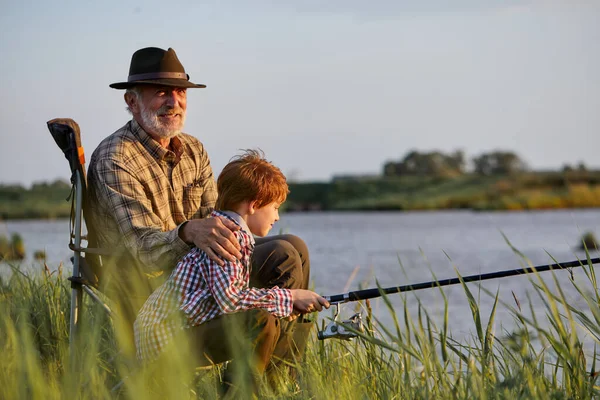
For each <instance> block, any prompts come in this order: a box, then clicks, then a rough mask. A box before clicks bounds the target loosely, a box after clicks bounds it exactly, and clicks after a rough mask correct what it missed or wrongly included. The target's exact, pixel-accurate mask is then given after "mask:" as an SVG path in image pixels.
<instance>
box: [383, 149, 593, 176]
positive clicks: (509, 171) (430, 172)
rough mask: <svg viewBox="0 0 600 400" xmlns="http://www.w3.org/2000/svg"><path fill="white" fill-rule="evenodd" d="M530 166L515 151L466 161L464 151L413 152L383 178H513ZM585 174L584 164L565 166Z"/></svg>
mask: <svg viewBox="0 0 600 400" xmlns="http://www.w3.org/2000/svg"><path fill="white" fill-rule="evenodd" d="M528 170H529V168H528V166H527V163H526V162H525V161H524V160H523V159H522V158H521V157H520V156H519V155H518V154H516V153H515V152H513V151H503V150H495V151H491V152H487V153H482V154H480V155H478V156H475V157H473V158H471V160H470V162H469V160H467V158H466V156H465V153H464V152H463V151H462V150H456V151H454V152H451V153H442V152H440V151H430V152H419V151H416V150H411V151H409V152H408V153H406V155H405V156H404V157H403V158H402V159H400V160H399V161H388V162H386V163H385V164H384V165H383V176H387V177H392V176H437V177H453V176H459V175H463V174H465V173H466V172H468V171H472V172H473V173H475V174H477V175H484V176H489V175H513V174H517V173H521V172H526V171H528ZM574 170H579V171H585V170H586V167H585V165H584V164H583V163H579V165H578V166H577V167H572V166H570V165H565V166H564V167H563V171H565V172H569V171H574Z"/></svg>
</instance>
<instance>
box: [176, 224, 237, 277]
mask: <svg viewBox="0 0 600 400" xmlns="http://www.w3.org/2000/svg"><path fill="white" fill-rule="evenodd" d="M239 229H240V227H239V226H238V225H236V224H235V223H233V222H231V221H229V220H227V219H225V218H204V219H192V220H190V221H188V222H187V223H186V224H185V225H183V227H182V228H181V229H180V230H179V237H180V238H181V239H182V240H183V241H184V242H186V243H194V244H195V245H196V247H198V248H199V249H200V250H202V251H204V252H205V253H206V254H207V255H208V256H209V257H210V259H211V260H213V261H214V262H216V263H217V264H219V265H220V266H223V265H224V263H223V260H222V259H221V258H220V257H219V256H221V257H223V258H224V259H226V260H229V261H231V262H233V261H235V259H236V258H237V259H238V260H239V259H240V258H242V254H241V253H240V244H239V243H238V241H237V239H236V238H235V236H234V235H233V231H237V230H239Z"/></svg>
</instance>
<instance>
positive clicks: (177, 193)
mask: <svg viewBox="0 0 600 400" xmlns="http://www.w3.org/2000/svg"><path fill="white" fill-rule="evenodd" d="M88 199H89V200H88V203H87V204H86V222H87V223H88V224H91V226H92V228H93V231H94V233H95V235H96V236H97V241H98V246H99V247H102V248H107V249H112V250H114V252H115V253H116V254H121V256H123V254H125V256H126V260H125V262H124V261H123V260H122V259H121V260H120V261H119V262H118V266H119V268H130V267H131V264H133V265H137V266H138V268H139V270H141V271H144V272H156V271H165V270H167V271H170V270H172V269H173V267H175V265H176V263H177V262H178V261H179V260H180V259H181V258H182V257H183V256H184V255H185V254H187V253H188V252H189V251H190V248H191V247H190V246H189V245H188V244H186V243H185V242H184V241H182V240H181V239H180V238H179V235H178V231H179V227H180V226H181V225H182V224H183V223H184V222H185V221H187V220H190V219H193V218H204V217H206V216H208V215H209V214H210V212H211V211H212V210H213V207H214V205H215V202H216V200H217V190H216V184H215V179H214V176H213V172H212V168H211V166H210V161H209V158H208V155H207V153H206V151H205V149H204V146H203V145H202V143H200V142H199V141H198V140H197V139H196V138H194V137H193V136H190V135H187V134H184V133H182V134H180V135H177V136H176V137H174V138H172V139H171V142H170V146H169V149H165V148H164V147H162V146H160V145H159V144H158V142H156V141H155V140H154V139H152V138H151V137H150V136H149V135H148V134H147V133H146V132H145V131H144V130H143V129H142V128H141V127H140V125H139V124H138V123H137V122H136V121H135V119H132V120H131V121H129V122H128V123H127V124H125V126H123V127H122V128H121V129H119V130H117V131H116V132H115V133H113V134H112V135H110V136H108V137H107V138H106V139H104V140H103V141H102V142H101V143H100V144H99V145H98V147H97V148H96V150H95V151H94V153H93V154H92V157H91V160H90V163H89V168H88Z"/></svg>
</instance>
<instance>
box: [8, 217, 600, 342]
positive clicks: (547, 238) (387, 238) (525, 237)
mask: <svg viewBox="0 0 600 400" xmlns="http://www.w3.org/2000/svg"><path fill="white" fill-rule="evenodd" d="M587 231H591V232H593V233H600V209H592V210H561V211H536V212H471V211H447V212H446V211H443V212H441V211H435V212H377V213H366V212H314V213H289V214H283V215H282V218H281V220H280V221H279V222H278V223H277V224H276V226H275V228H274V229H273V232H272V233H280V232H285V233H293V234H296V235H298V236H300V237H302V238H303V239H304V240H305V241H306V242H307V244H308V247H309V249H310V252H311V264H312V280H313V285H314V289H315V290H316V291H317V292H319V293H321V294H325V295H332V294H338V293H343V292H346V291H348V290H356V289H357V288H359V286H361V287H363V288H366V287H374V286H376V281H378V282H379V284H380V285H381V286H383V287H388V286H399V285H406V284H412V283H419V282H425V281H429V280H432V279H433V277H434V276H435V277H437V279H444V278H455V277H456V276H457V275H456V271H458V272H459V273H460V274H461V275H463V276H466V275H471V274H481V273H487V272H494V271H500V270H507V269H514V268H521V267H523V266H525V265H526V264H524V260H523V258H522V257H521V256H519V255H518V254H517V253H515V251H513V249H511V247H510V245H509V244H508V243H507V241H506V240H508V241H510V243H511V244H512V245H513V246H514V247H515V248H516V249H518V250H519V251H520V252H521V253H522V254H523V255H524V256H525V257H526V258H527V259H528V260H529V262H531V264H532V265H541V264H547V263H551V262H552V261H553V260H552V258H555V259H556V260H559V261H567V260H574V259H577V258H578V257H579V258H582V257H585V253H584V252H582V251H580V250H577V249H576V247H577V246H578V245H579V241H580V238H581V236H582V235H583V233H585V232H587ZM12 233H19V234H20V235H21V236H22V237H23V239H24V242H25V246H26V249H27V252H28V258H27V259H26V260H25V261H24V262H23V264H22V269H24V270H30V269H34V270H35V269H39V268H40V263H39V262H35V261H33V260H32V257H31V254H32V253H33V252H34V251H35V250H45V251H46V254H47V264H48V266H49V267H50V268H56V267H57V266H58V265H59V264H60V263H63V264H64V265H65V266H70V262H69V256H70V253H69V250H68V247H67V244H68V234H69V222H68V221H67V220H58V221H8V222H3V223H0V234H8V235H10V234H12ZM505 238H506V239H505ZM591 255H592V257H597V256H598V254H597V252H596V251H594V252H593V253H592V254H591ZM2 269H4V270H5V271H2ZM7 270H8V267H7V266H6V265H2V264H0V272H6V271H7ZM573 273H574V277H575V280H576V282H579V283H580V284H582V285H583V286H584V287H586V288H587V289H591V288H590V287H589V286H590V285H589V283H588V282H586V281H587V280H586V279H585V276H584V274H583V271H582V270H581V269H574V270H573ZM555 274H556V277H557V279H558V280H559V281H560V282H561V288H562V289H563V290H564V292H565V295H566V296H567V297H568V298H569V302H570V303H571V304H575V305H578V304H581V306H582V307H584V303H583V300H582V299H581V296H580V295H579V294H578V293H577V292H576V291H575V290H574V289H573V288H572V285H571V284H570V283H569V273H568V272H566V271H564V272H563V271H561V272H556V273H555ZM530 277H532V276H531V275H528V276H517V277H510V278H504V279H497V280H490V281H486V282H484V283H482V284H481V286H480V284H478V283H470V284H469V288H470V289H471V291H472V292H473V294H474V295H475V296H476V297H479V302H480V305H481V309H482V313H483V318H484V323H485V320H486V319H487V316H488V315H489V312H490V311H491V307H492V304H493V298H491V297H490V296H489V295H488V294H486V293H485V292H484V291H481V290H479V289H480V288H485V289H487V290H489V291H491V292H493V293H496V292H498V293H499V296H500V299H501V300H503V301H506V302H508V303H510V304H511V305H514V304H515V303H514V297H516V298H517V299H518V300H519V302H520V304H521V306H522V307H523V308H527V307H529V305H530V302H531V303H532V305H533V308H534V310H535V311H536V313H539V316H543V312H544V309H543V304H542V302H541V301H540V300H539V299H538V298H537V297H536V296H535V291H534V289H533V286H532V283H531V282H530V281H529V278H530ZM542 277H543V278H544V280H545V281H546V282H547V283H549V284H551V285H553V283H552V273H550V272H546V273H544V274H543V276H542ZM444 294H445V296H446V298H447V299H448V304H449V317H450V318H449V326H450V328H451V331H452V335H453V336H454V337H455V338H460V337H465V336H471V335H472V334H473V333H474V332H475V331H474V323H473V321H472V317H471V312H470V310H469V307H468V303H467V300H466V296H465V293H464V291H463V289H462V288H461V287H460V286H459V285H457V286H449V287H446V288H445V289H444ZM528 295H529V296H530V297H531V299H528ZM513 296H514V297H513ZM404 299H405V300H406V301H407V304H408V309H409V311H410V312H411V313H413V314H414V315H416V310H417V304H418V301H420V302H421V303H422V304H423V305H424V306H425V308H426V310H427V311H428V312H429V314H430V315H431V316H432V318H433V320H434V321H436V322H437V323H438V324H440V323H441V321H442V319H443V305H444V300H443V297H442V296H441V294H440V293H439V290H437V289H426V290H421V291H418V292H413V293H408V294H406V295H393V296H391V300H392V304H393V306H394V307H395V309H396V312H397V313H398V316H399V317H400V316H401V312H402V309H403V305H404ZM372 307H373V309H374V312H375V316H376V317H377V318H379V319H380V320H381V323H383V324H385V325H389V324H391V321H392V318H391V315H390V312H389V310H387V309H386V307H385V306H384V303H383V302H382V301H381V300H374V301H372ZM353 308H354V305H345V306H343V307H342V315H343V316H348V315H350V314H351V313H352V312H353ZM329 314H330V312H327V313H322V314H321V315H322V316H325V317H327V316H329ZM495 326H496V329H495V331H496V333H497V334H500V333H501V332H503V331H504V330H509V331H510V329H511V328H512V327H513V326H514V318H513V316H512V315H511V314H510V312H509V311H508V309H507V308H506V307H500V308H499V310H498V311H497V315H496V323H495Z"/></svg>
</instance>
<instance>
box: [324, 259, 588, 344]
mask: <svg viewBox="0 0 600 400" xmlns="http://www.w3.org/2000/svg"><path fill="white" fill-rule="evenodd" d="M594 264H600V258H592V259H590V260H589V261H587V260H585V261H580V260H575V261H568V262H564V263H559V264H546V265H538V266H534V267H527V268H519V269H511V270H506V271H497V272H490V273H487V274H478V275H469V276H464V277H461V278H451V279H442V280H439V281H430V282H422V283H415V284H411V285H404V286H394V287H388V288H373V289H364V290H356V291H354V292H348V293H342V294H335V295H332V296H323V297H324V298H325V299H327V301H329V303H330V304H332V305H334V306H336V308H337V311H336V314H335V317H334V321H332V323H331V324H329V325H328V326H327V328H326V329H325V330H323V331H320V332H318V337H319V339H321V340H322V339H327V338H330V337H337V338H342V339H349V338H351V337H355V336H356V334H354V332H353V331H352V330H356V331H362V323H361V321H360V314H356V315H354V316H353V317H352V318H350V319H349V320H347V321H344V322H343V323H342V324H341V325H339V324H338V323H337V321H336V320H337V316H338V314H339V307H338V305H339V304H341V303H347V302H351V301H358V300H367V299H373V298H376V297H381V296H383V295H387V294H394V293H401V292H412V291H415V290H421V289H431V288H435V287H442V286H449V285H456V284H459V283H461V282H464V283H468V282H477V281H485V280H488V279H496V278H506V277H508V276H515V275H523V274H531V273H534V272H545V271H555V270H564V269H568V268H575V267H581V266H583V265H594ZM346 326H349V327H351V328H352V329H351V330H348V329H346Z"/></svg>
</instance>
